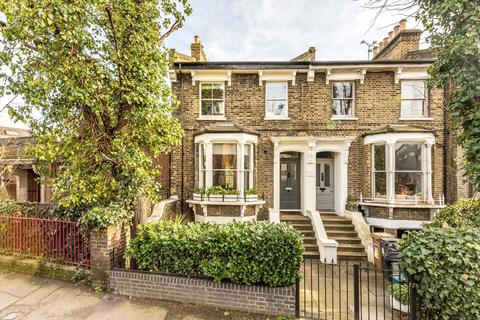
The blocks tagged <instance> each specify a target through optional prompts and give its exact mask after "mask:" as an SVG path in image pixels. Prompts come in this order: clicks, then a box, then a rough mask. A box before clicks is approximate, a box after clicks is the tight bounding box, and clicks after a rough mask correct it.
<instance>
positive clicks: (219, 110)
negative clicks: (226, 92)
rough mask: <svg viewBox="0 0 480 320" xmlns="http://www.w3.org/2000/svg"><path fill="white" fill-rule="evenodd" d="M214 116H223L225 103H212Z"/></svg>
mask: <svg viewBox="0 0 480 320" xmlns="http://www.w3.org/2000/svg"><path fill="white" fill-rule="evenodd" d="M211 114H212V115H222V114H223V101H219V100H214V101H212V113H211Z"/></svg>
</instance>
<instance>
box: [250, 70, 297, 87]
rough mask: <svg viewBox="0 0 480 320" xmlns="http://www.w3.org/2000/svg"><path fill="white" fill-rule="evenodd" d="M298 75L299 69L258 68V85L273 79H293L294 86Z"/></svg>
mask: <svg viewBox="0 0 480 320" xmlns="http://www.w3.org/2000/svg"><path fill="white" fill-rule="evenodd" d="M296 76H297V70H292V69H285V70H258V85H259V86H263V82H264V81H272V82H282V81H286V82H288V81H291V82H292V86H294V85H295V77H296Z"/></svg>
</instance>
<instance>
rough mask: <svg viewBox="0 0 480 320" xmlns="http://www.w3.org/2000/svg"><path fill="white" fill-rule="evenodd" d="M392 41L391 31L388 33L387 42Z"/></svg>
mask: <svg viewBox="0 0 480 320" xmlns="http://www.w3.org/2000/svg"><path fill="white" fill-rule="evenodd" d="M392 39H393V31H390V32H389V33H388V41H392Z"/></svg>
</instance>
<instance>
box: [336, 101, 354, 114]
mask: <svg viewBox="0 0 480 320" xmlns="http://www.w3.org/2000/svg"><path fill="white" fill-rule="evenodd" d="M332 109H333V114H334V115H342V116H348V115H353V100H350V99H346V100H333V105H332Z"/></svg>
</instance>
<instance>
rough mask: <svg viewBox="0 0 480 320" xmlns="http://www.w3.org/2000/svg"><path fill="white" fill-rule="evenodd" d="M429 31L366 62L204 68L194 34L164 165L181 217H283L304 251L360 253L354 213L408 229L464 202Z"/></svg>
mask: <svg viewBox="0 0 480 320" xmlns="http://www.w3.org/2000/svg"><path fill="white" fill-rule="evenodd" d="M421 33H422V31H421V30H417V29H407V28H406V20H402V21H400V23H399V25H397V26H395V28H394V30H393V31H392V32H390V33H389V35H388V37H387V38H385V39H383V41H382V42H380V44H379V46H378V47H377V48H375V49H374V58H373V60H366V61H365V60H355V61H317V60H315V48H310V49H309V50H308V51H307V52H305V53H304V54H302V55H300V56H298V57H296V58H294V59H292V60H290V61H275V62H270V61H208V60H207V55H206V54H205V50H204V47H203V45H202V43H201V41H200V38H199V37H198V36H195V39H194V42H193V43H192V45H191V55H190V56H188V55H186V54H181V53H178V52H175V54H176V58H177V59H176V62H175V63H174V65H173V67H172V69H171V71H170V78H171V81H172V86H173V90H174V92H175V94H176V96H177V99H178V100H179V103H180V105H179V108H178V110H177V114H178V117H179V119H180V121H181V123H182V126H183V128H184V130H185V135H184V137H183V143H182V144H181V146H179V147H176V148H175V149H174V150H173V151H172V154H171V163H170V180H171V181H170V191H171V194H172V195H177V196H178V199H179V202H180V205H178V206H177V208H178V210H179V211H180V210H181V211H183V212H193V214H194V217H195V221H217V222H228V221H232V220H255V219H257V220H270V221H274V222H278V221H289V222H291V223H293V224H294V226H295V227H297V228H298V229H299V230H303V231H302V232H303V233H304V236H305V238H304V240H305V246H306V250H307V254H308V251H309V250H310V251H311V255H312V256H315V255H318V254H319V253H320V256H321V257H322V258H323V257H330V256H332V255H333V256H335V255H336V254H337V251H338V255H339V257H340V256H342V255H343V256H345V257H350V256H352V255H353V256H354V257H362V256H363V255H364V254H365V253H364V252H362V251H364V249H363V246H362V244H361V243H360V241H359V239H358V238H356V236H357V235H356V231H355V230H357V229H358V228H357V226H353V225H352V224H351V221H350V220H347V219H345V216H346V215H347V214H348V213H349V212H350V211H351V210H353V211H357V210H359V211H361V212H362V213H363V215H364V216H365V220H366V222H367V223H368V227H369V228H370V230H376V231H380V230H381V231H387V232H390V233H393V234H401V233H402V232H403V231H404V230H409V229H416V228H420V227H421V225H422V224H423V223H425V222H428V221H430V220H432V218H433V217H434V216H435V214H436V213H437V212H438V210H439V209H441V208H443V207H444V206H445V203H446V200H447V201H454V200H455V199H456V198H459V197H467V196H468V194H465V191H466V190H465V187H464V183H463V181H461V179H460V178H458V177H457V175H456V169H453V168H451V167H452V166H456V165H457V164H456V161H455V157H456V156H457V146H456V145H455V142H454V139H452V138H451V134H450V132H449V123H448V121H449V120H448V115H447V114H446V111H445V95H444V93H445V92H444V89H443V88H436V87H431V86H429V84H428V78H429V77H428V74H427V69H428V68H429V66H430V65H431V64H432V63H433V61H434V60H433V57H432V55H431V54H430V53H429V51H428V50H420V49H419V41H420V35H421ZM452 150H455V152H453V151H452ZM212 187H213V188H212ZM219 187H221V188H219ZM446 195H449V196H451V198H449V199H445V196H446ZM347 206H348V207H349V209H350V210H348V211H347V210H346V207H347ZM362 243H363V240H362ZM329 252H330V253H331V252H333V254H329Z"/></svg>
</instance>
